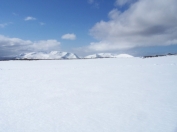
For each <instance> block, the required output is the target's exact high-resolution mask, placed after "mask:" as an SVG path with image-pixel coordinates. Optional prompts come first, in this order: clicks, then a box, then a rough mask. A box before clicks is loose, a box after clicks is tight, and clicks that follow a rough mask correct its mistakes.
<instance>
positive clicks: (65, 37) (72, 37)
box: [61, 33, 76, 40]
mask: <svg viewBox="0 0 177 132" xmlns="http://www.w3.org/2000/svg"><path fill="white" fill-rule="evenodd" d="M61 38H62V39H68V40H75V39H76V35H75V34H69V33H68V34H65V35H63V36H62V37H61Z"/></svg>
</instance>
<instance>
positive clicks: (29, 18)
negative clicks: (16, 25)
mask: <svg viewBox="0 0 177 132" xmlns="http://www.w3.org/2000/svg"><path fill="white" fill-rule="evenodd" d="M24 20H25V21H32V20H36V18H34V17H31V16H28V17H26V18H25V19H24Z"/></svg>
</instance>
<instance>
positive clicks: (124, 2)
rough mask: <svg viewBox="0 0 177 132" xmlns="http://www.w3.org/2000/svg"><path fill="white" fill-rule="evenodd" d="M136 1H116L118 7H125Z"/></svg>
mask: <svg viewBox="0 0 177 132" xmlns="http://www.w3.org/2000/svg"><path fill="white" fill-rule="evenodd" d="M134 1H136V0H116V5H118V6H123V5H125V4H130V3H132V2H134Z"/></svg>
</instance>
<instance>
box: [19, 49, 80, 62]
mask: <svg viewBox="0 0 177 132" xmlns="http://www.w3.org/2000/svg"><path fill="white" fill-rule="evenodd" d="M16 58H17V59H44V60H45V59H78V58H79V57H78V56H77V55H76V54H73V53H68V52H59V51H51V52H30V53H23V54H20V55H19V56H17V57H16Z"/></svg>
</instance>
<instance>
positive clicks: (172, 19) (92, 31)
mask: <svg viewBox="0 0 177 132" xmlns="http://www.w3.org/2000/svg"><path fill="white" fill-rule="evenodd" d="M175 5H177V1H176V0H168V1H167V0H152V1H151V2H149V1H148V0H139V1H137V0H75V1H73V0H65V1H59V0H45V1H44V0H35V1H25V0H16V1H13V0H1V4H0V18H1V19H0V56H11V55H17V54H20V53H23V52H33V51H34V52H37V51H51V50H59V51H67V52H74V53H76V54H78V55H80V56H84V55H88V54H93V53H100V52H112V53H129V54H133V55H147V54H162V53H168V52H173V53H175V52H177V46H176V44H177V16H176V14H177V9H176V6H175Z"/></svg>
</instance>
